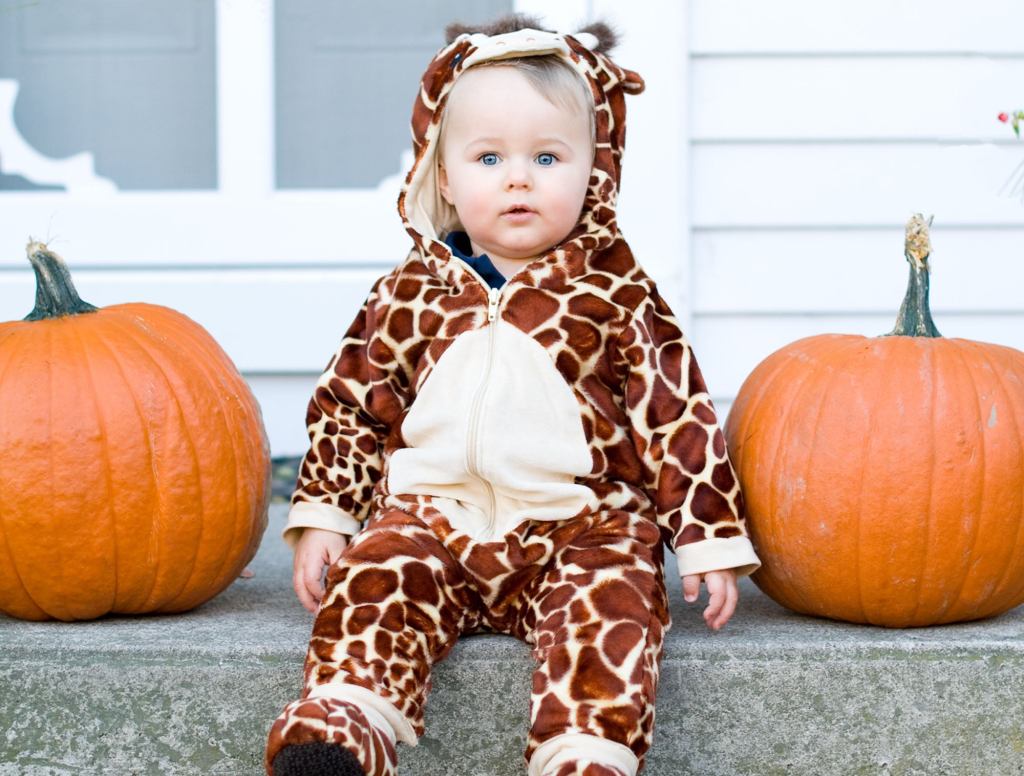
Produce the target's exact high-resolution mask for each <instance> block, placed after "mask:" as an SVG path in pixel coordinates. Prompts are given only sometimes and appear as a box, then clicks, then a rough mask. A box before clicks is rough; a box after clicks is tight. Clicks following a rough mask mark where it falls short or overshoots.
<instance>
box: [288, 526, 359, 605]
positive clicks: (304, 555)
mask: <svg viewBox="0 0 1024 776" xmlns="http://www.w3.org/2000/svg"><path fill="white" fill-rule="evenodd" d="M347 545H348V537H346V536H345V535H343V534H339V533H335V532H334V531H324V530H322V529H320V528H306V529H304V530H303V531H302V536H300V537H299V541H298V542H296V544H295V558H294V560H293V565H292V587H294V588H295V594H296V595H297V596H298V597H299V600H300V601H301V602H302V605H303V606H305V607H306V608H307V609H308V610H309V611H311V612H315V611H316V610H317V608H318V607H319V606H320V599H321V598H323V597H324V586H323V576H324V567H325V566H330V565H331V564H332V563H334V561H336V560H337V559H338V556H340V555H341V551H342V550H344V549H345V547H346V546H347Z"/></svg>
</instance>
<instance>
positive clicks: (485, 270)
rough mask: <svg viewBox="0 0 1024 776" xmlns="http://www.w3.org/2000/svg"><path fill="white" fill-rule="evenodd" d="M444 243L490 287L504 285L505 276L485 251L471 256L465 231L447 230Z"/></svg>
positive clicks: (471, 250)
mask: <svg viewBox="0 0 1024 776" xmlns="http://www.w3.org/2000/svg"><path fill="white" fill-rule="evenodd" d="M444 244H445V245H447V246H448V247H449V248H451V249H452V255H453V256H458V257H459V258H460V259H462V260H463V261H464V262H466V263H467V264H468V265H469V266H471V267H472V268H473V269H475V270H476V272H477V274H478V275H479V276H480V277H482V278H483V279H484V282H486V283H487V285H489V286H490V287H491V288H501V287H502V286H503V285H505V276H504V275H502V274H501V273H500V272H499V271H498V268H497V267H495V266H494V264H492V263H491V260H490V258H488V256H487V254H486V253H481V254H480V255H479V256H473V255H472V253H473V246H472V245H471V244H470V242H469V235H468V234H466V233H465V232H449V233H448V236H447V237H445V238H444Z"/></svg>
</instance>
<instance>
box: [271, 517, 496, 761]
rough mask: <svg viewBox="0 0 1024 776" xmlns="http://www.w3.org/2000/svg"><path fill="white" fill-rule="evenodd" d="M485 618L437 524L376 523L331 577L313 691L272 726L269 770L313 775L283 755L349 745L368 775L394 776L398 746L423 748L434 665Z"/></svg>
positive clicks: (317, 636)
mask: <svg viewBox="0 0 1024 776" xmlns="http://www.w3.org/2000/svg"><path fill="white" fill-rule="evenodd" d="M478 616H479V615H478V605H477V599H476V598H475V594H473V593H472V592H471V591H470V590H469V588H468V587H467V586H466V584H465V581H464V578H463V576H462V574H461V572H460V570H459V567H458V564H457V563H456V562H455V561H454V560H453V559H452V557H451V555H450V554H449V553H448V552H447V550H445V548H444V546H443V545H442V544H441V542H440V541H439V540H438V538H437V537H436V536H435V535H434V534H433V532H431V531H430V529H429V528H427V527H426V526H425V525H424V524H423V523H422V522H421V521H420V520H418V519H416V518H415V517H412V516H411V515H408V514H406V513H404V512H398V511H393V512H387V513H384V514H381V515H378V516H375V517H374V518H372V519H371V522H370V523H369V524H368V525H367V526H366V528H364V530H363V531H361V532H360V533H359V534H357V535H356V536H355V538H354V539H353V541H352V542H351V543H350V544H349V546H348V547H346V548H345V551H344V552H343V553H342V555H341V557H340V558H339V559H338V561H337V563H335V564H334V565H333V566H332V567H331V569H330V570H329V572H328V575H327V592H326V593H325V595H324V599H323V601H322V603H321V606H320V611H319V612H318V614H317V617H316V622H315V623H314V625H313V636H312V638H311V639H310V645H309V651H308V653H307V656H306V666H305V671H304V676H305V684H304V689H303V694H302V697H301V698H300V699H299V700H297V701H294V702H292V703H290V704H289V705H288V706H286V707H285V709H284V711H283V712H282V714H281V716H280V717H278V719H277V720H276V721H275V723H274V725H273V727H272V728H271V731H270V736H269V740H268V743H267V754H266V763H267V770H268V773H273V774H275V776H282V774H283V773H296V774H298V773H306V772H307V771H306V770H302V769H298V770H290V769H284V766H282V765H281V763H279V762H275V758H278V754H279V753H281V754H282V755H284V753H285V752H288V750H293V751H292V752H289V754H288V757H286V758H285V759H284V760H282V761H281V762H287V760H288V759H290V758H291V757H292V756H297V755H296V752H297V749H295V748H296V747H297V748H299V749H301V748H303V747H302V745H312V747H311V748H310V749H309V751H314V750H315V751H324V750H325V749H331V748H332V747H333V748H336V747H337V745H340V746H341V747H343V748H345V749H347V750H348V751H349V752H350V753H351V754H352V755H354V759H355V760H356V761H358V763H359V765H360V766H361V768H362V773H365V774H367V776H393V774H394V773H395V772H396V768H397V758H396V755H395V744H396V742H397V741H402V742H404V743H407V744H412V745H415V744H416V741H417V738H418V737H419V736H421V735H422V734H423V709H424V705H425V702H426V696H427V693H428V692H429V688H430V667H431V666H432V665H433V664H434V663H436V662H437V661H439V660H441V659H443V658H444V657H445V655H447V654H448V652H449V650H450V649H451V647H452V646H453V645H454V643H455V641H456V639H457V638H458V636H459V634H460V633H461V632H462V630H463V629H464V628H466V627H467V626H472V625H473V624H474V622H475V619H476V618H477V617H478ZM325 743H326V744H330V745H332V746H328V747H324V746H323V745H324V744H325ZM304 751H305V750H304ZM280 759H281V758H278V760H280ZM303 767H308V766H303ZM318 772H319V771H318ZM324 772H326V773H332V772H336V773H339V774H346V773H348V771H345V770H325V771H324ZM353 773H356V774H358V773H360V772H359V771H353Z"/></svg>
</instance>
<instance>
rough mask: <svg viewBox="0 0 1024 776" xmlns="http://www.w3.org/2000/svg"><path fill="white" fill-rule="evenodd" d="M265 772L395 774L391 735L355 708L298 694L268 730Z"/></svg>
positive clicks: (285, 775)
mask: <svg viewBox="0 0 1024 776" xmlns="http://www.w3.org/2000/svg"><path fill="white" fill-rule="evenodd" d="M266 766H267V773H268V774H270V776H309V774H318V775H319V776H397V774H398V756H397V754H396V752H395V743H394V741H393V740H392V739H391V737H390V736H389V735H388V734H387V733H386V732H384V731H383V730H381V729H380V728H379V727H377V726H376V725H374V724H372V723H371V722H370V720H369V719H367V716H366V715H365V714H364V713H363V712H362V710H360V708H359V707H358V706H357V705H356V704H354V703H350V702H348V701H342V700H336V699H334V698H323V697H320V698H303V699H301V700H297V701H293V702H291V703H289V704H288V705H287V706H285V708H284V711H282V712H281V716H279V717H278V718H277V719H276V720H275V721H274V724H273V726H272V727H271V728H270V736H269V738H268V740H267V755H266Z"/></svg>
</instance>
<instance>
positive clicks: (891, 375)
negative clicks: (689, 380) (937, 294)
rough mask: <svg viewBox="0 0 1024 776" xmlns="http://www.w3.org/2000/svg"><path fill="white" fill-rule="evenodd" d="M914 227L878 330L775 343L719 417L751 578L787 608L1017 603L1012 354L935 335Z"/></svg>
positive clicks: (944, 616) (940, 617) (909, 616)
mask: <svg viewBox="0 0 1024 776" xmlns="http://www.w3.org/2000/svg"><path fill="white" fill-rule="evenodd" d="M930 224H931V220H930V219H929V221H928V222H927V223H926V222H925V221H924V219H923V218H922V217H921V216H920V215H917V216H915V217H914V218H913V219H911V221H910V223H909V224H908V226H907V248H906V257H907V260H908V261H909V262H910V264H911V269H910V285H909V288H908V290H907V296H906V298H905V299H904V302H903V306H902V307H901V309H900V314H899V318H898V320H897V325H896V328H895V329H894V330H893V331H892V332H891V333H890V334H888V335H884V336H880V337H874V338H868V337H862V336H852V335H843V334H825V335H821V336H814V337H807V338H805V339H801V340H799V341H797V342H794V343H791V344H790V345H787V346H786V347H784V348H782V349H780V350H778V351H776V352H775V353H772V354H771V355H770V356H768V358H766V359H765V360H764V361H762V362H761V363H760V364H759V365H758V366H757V367H756V368H755V369H754V371H753V372H752V373H751V374H750V376H749V377H748V378H747V379H746V381H745V382H744V383H743V386H742V387H741V388H740V391H739V394H738V396H737V397H736V401H735V403H734V404H733V406H732V409H731V411H730V413H729V417H728V419H727V421H726V424H725V434H726V439H727V442H728V446H729V451H730V456H731V458H732V460H733V463H734V464H735V466H736V469H737V471H738V474H739V478H740V483H741V486H742V489H743V493H744V498H745V501H746V506H747V513H748V516H749V526H750V532H751V537H752V540H753V541H754V543H755V545H756V547H757V551H758V554H759V555H760V556H761V559H762V561H763V565H762V567H761V568H760V569H759V570H758V571H757V572H756V573H755V574H754V575H753V580H754V582H755V583H756V584H757V585H758V586H759V587H760V588H761V589H762V590H763V591H764V592H765V593H766V594H767V595H768V596H770V597H771V598H772V599H774V600H775V601H777V602H778V603H780V604H782V605H783V606H786V607H788V608H790V609H793V610H795V611H797V612H802V613H805V614H810V615H816V616H821V617H829V618H833V619H837V620H845V621H849V622H857V623H870V624H873V625H882V626H888V627H899V628H902V627H910V626H924V625H935V624H940V623H950V622H957V621H964V620H975V619H981V618H984V617H992V616H994V615H997V614H1000V613H1002V612H1005V611H1006V610H1008V609H1011V608H1013V607H1015V606H1017V605H1019V604H1021V603H1022V602H1024V528H1022V526H1021V523H1022V521H1024V353H1021V352H1020V351H1017V350H1014V349H1012V348H1009V347H1004V346H1001V345H993V344H989V343H984V342H974V341H971V340H966V339H951V338H944V337H942V336H941V335H940V334H939V332H938V331H937V330H936V329H935V325H934V324H933V323H932V320H931V314H930V312H929V308H928V264H927V258H928V255H929V253H930V243H929V236H928V227H929V225H930Z"/></svg>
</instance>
